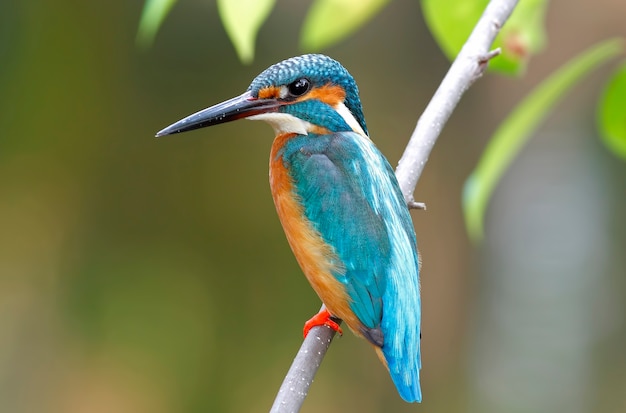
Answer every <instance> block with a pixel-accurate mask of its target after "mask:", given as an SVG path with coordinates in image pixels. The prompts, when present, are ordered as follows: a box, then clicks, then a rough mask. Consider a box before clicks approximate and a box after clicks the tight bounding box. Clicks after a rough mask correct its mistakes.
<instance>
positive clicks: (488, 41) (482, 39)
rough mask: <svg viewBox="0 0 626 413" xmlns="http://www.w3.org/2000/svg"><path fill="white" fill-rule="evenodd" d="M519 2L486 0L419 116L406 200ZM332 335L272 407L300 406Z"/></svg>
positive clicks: (288, 412)
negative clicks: (489, 0)
mask: <svg viewBox="0 0 626 413" xmlns="http://www.w3.org/2000/svg"><path fill="white" fill-rule="evenodd" d="M517 2H518V0H492V1H491V2H490V3H489V4H488V5H487V8H486V9H485V11H484V12H483V15H482V17H481V18H480V20H479V21H478V23H477V24H476V26H475V27H474V30H473V31H472V33H471V34H470V36H469V38H468V39H467V41H466V42H465V45H464V46H463V48H462V49H461V51H460V52H459V54H458V56H457V57H456V59H455V60H454V62H453V63H452V65H451V66H450V69H449V70H448V73H447V74H446V76H445V77H444V79H443V81H442V82H441V84H440V85H439V88H438V89H437V91H436V92H435V95H434V96H433V98H432V99H431V101H430V103H429V104H428V106H427V107H426V109H425V110H424V113H423V114H422V116H421V117H420V118H419V120H418V122H417V126H416V127H415V130H414V131H413V134H412V135H411V139H410V141H409V143H408V145H407V147H406V149H405V151H404V154H403V155H402V158H400V162H399V163H398V167H397V169H396V176H397V178H398V182H399V184H400V188H401V189H402V193H403V194H404V199H405V200H406V202H407V205H409V206H411V207H419V203H416V202H415V200H414V199H413V192H414V191H415V186H416V185H417V181H418V179H419V177H420V176H421V174H422V171H423V170H424V166H425V165H426V162H427V161H428V156H429V155H430V152H431V151H432V149H433V147H434V146H435V142H437V138H438V137H439V134H440V133H441V131H442V129H443V126H444V125H445V123H446V122H447V121H448V119H449V118H450V115H451V114H452V112H453V111H454V108H455V107H456V105H457V104H458V102H459V101H460V100H461V96H462V95H463V93H465V91H466V90H467V89H468V88H469V87H470V86H471V84H472V83H474V81H475V80H476V79H478V78H479V77H480V76H481V75H482V73H483V72H484V70H485V68H486V66H487V63H488V61H489V60H490V59H491V58H493V57H495V56H497V55H498V54H499V50H494V51H490V47H491V45H492V43H493V41H494V39H495V38H496V35H497V34H498V32H499V31H500V28H501V27H502V26H503V25H504V22H505V21H506V20H507V19H508V18H509V16H510V15H511V13H512V12H513V9H514V8H515V6H516V5H517ZM422 205H423V204H422ZM322 308H324V307H323V306H322ZM334 336H335V331H334V330H332V329H331V328H328V327H325V326H320V327H314V328H312V329H311V331H310V332H309V335H308V336H307V337H306V338H305V339H304V341H303V343H302V346H301V347H300V351H298V354H297V355H296V357H295V359H294V361H293V363H292V365H291V368H290V369H289V372H288V373H287V375H286V376H285V379H284V381H283V383H282V385H281V387H280V390H279V391H278V395H277V396H276V399H275V400H274V405H273V406H272V409H271V410H270V413H296V412H298V411H300V408H301V406H302V403H303V402H304V399H305V397H306V395H307V393H308V391H309V387H310V385H311V383H312V382H313V377H314V376H315V374H316V372H317V369H318V368H319V366H320V364H321V363H322V359H323V358H324V355H325V354H326V351H327V350H328V348H329V346H330V343H331V342H332V339H333V337H334Z"/></svg>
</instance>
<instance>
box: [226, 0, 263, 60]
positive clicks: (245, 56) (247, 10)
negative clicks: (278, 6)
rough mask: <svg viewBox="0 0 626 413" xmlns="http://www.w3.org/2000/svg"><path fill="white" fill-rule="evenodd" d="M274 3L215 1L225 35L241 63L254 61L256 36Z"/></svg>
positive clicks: (245, 0) (240, 0)
mask: <svg viewBox="0 0 626 413" xmlns="http://www.w3.org/2000/svg"><path fill="white" fill-rule="evenodd" d="M274 3H275V0H217V9H218V11H219V13H220V18H221V19H222V23H223V24H224V28H225V29H226V33H228V37H230V41H231V42H233V46H235V50H236V51H237V55H238V56H239V60H241V61H242V62H243V63H246V64H247V63H250V62H252V60H253V59H254V42H255V40H256V35H257V33H258V31H259V28H260V27H261V25H262V24H263V22H264V21H265V19H267V17H268V16H269V14H270V12H271V11H272V8H273V7H274Z"/></svg>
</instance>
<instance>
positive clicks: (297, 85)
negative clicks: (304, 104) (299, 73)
mask: <svg viewBox="0 0 626 413" xmlns="http://www.w3.org/2000/svg"><path fill="white" fill-rule="evenodd" d="M310 88H311V82H309V79H306V78H301V79H298V80H296V81H295V82H291V83H290V84H289V85H287V89H288V90H289V94H290V95H291V96H293V97H298V96H302V95H304V94H305V93H306V92H308V91H309V89H310Z"/></svg>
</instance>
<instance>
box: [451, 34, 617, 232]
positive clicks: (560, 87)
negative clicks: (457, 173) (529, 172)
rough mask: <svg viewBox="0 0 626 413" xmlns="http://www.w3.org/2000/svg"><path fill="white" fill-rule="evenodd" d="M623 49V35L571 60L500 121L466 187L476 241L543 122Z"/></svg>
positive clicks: (468, 222)
mask: <svg viewBox="0 0 626 413" xmlns="http://www.w3.org/2000/svg"><path fill="white" fill-rule="evenodd" d="M622 50H623V42H622V41H621V39H612V40H608V41H605V42H603V43H600V44H599V45H596V46H594V47H592V48H591V49H590V50H587V51H586V52H584V53H583V54H581V55H579V56H578V57H576V58H574V59H572V60H570V61H569V62H567V63H566V64H565V65H564V66H562V67H561V68H560V69H559V70H557V71H556V72H555V73H553V74H552V75H551V76H550V77H549V78H548V79H546V80H544V81H543V82H542V83H541V84H540V85H539V86H537V87H536V88H535V89H534V90H533V91H532V92H531V93H530V95H528V96H527V97H526V98H525V99H524V100H523V101H522V102H521V103H520V104H519V105H518V106H517V107H516V108H515V110H514V111H513V112H512V113H511V114H510V115H509V116H508V117H507V118H506V119H505V120H504V121H503V122H502V123H501V124H500V127H499V128H498V130H497V131H496V132H495V133H494V135H493V136H492V137H491V140H490V142H489V144H488V145H487V148H486V149H485V151H484V153H483V155H482V157H481V159H480V161H479V163H478V166H477V167H476V169H475V170H474V171H473V172H472V174H471V175H470V176H469V178H468V179H467V181H466V182H465V187H464V190H463V212H464V215H465V225H466V227H467V231H468V233H469V236H470V238H471V239H472V240H473V241H480V240H482V237H483V218H484V213H485V208H486V206H487V202H488V200H489V198H490V196H491V193H492V192H493V189H494V187H495V186H496V184H497V183H498V181H499V180H500V177H501V176H502V174H503V173H504V171H505V170H506V168H507V167H508V166H509V164H510V163H511V161H512V160H513V158H514V157H515V156H516V155H517V154H518V153H519V151H520V149H521V148H522V146H523V145H524V143H526V141H527V140H528V139H529V138H530V136H531V134H532V133H533V131H534V130H535V128H536V127H537V126H538V124H539V122H541V121H542V120H543V119H544V118H545V116H546V115H547V114H548V111H550V110H551V109H552V107H553V106H554V105H555V104H556V103H557V101H558V100H559V99H560V98H562V97H563V96H564V95H565V93H566V92H567V91H568V90H569V89H571V88H572V86H574V85H575V84H576V83H577V82H578V81H580V80H581V79H582V78H583V77H584V75H586V74H587V73H589V72H590V71H591V70H592V69H594V68H596V67H598V66H599V65H600V64H602V63H604V62H606V61H607V60H609V59H611V58H613V57H615V56H617V55H618V54H619V53H621V52H622Z"/></svg>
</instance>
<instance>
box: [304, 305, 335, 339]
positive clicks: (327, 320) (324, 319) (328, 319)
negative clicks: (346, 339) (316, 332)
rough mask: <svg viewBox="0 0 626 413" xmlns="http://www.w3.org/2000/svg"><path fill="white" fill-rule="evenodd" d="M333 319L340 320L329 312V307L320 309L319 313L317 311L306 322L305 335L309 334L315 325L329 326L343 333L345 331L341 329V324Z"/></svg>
mask: <svg viewBox="0 0 626 413" xmlns="http://www.w3.org/2000/svg"><path fill="white" fill-rule="evenodd" d="M333 319H335V320H338V319H337V318H335V317H333V316H332V315H331V314H330V313H329V312H328V310H327V309H325V308H324V309H323V310H322V311H320V312H319V313H317V314H315V315H314V316H313V317H311V319H310V320H309V321H307V322H306V323H304V337H306V336H307V335H309V331H310V330H311V329H312V328H313V327H317V326H327V327H330V328H332V329H333V330H335V331H336V332H338V333H339V335H343V331H342V330H341V327H339V324H338V323H337V322H336V321H334V320H333ZM339 322H341V320H339Z"/></svg>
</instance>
